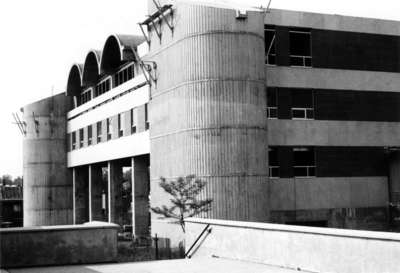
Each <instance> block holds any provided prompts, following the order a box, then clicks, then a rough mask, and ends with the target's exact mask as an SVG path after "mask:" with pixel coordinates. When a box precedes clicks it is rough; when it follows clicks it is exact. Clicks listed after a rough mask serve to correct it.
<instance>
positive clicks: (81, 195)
mask: <svg viewBox="0 0 400 273" xmlns="http://www.w3.org/2000/svg"><path fill="white" fill-rule="evenodd" d="M72 175H73V196H74V198H73V205H74V211H73V213H74V224H82V223H85V222H87V221H89V219H90V216H89V170H88V168H87V167H75V168H74V169H73V173H72Z"/></svg>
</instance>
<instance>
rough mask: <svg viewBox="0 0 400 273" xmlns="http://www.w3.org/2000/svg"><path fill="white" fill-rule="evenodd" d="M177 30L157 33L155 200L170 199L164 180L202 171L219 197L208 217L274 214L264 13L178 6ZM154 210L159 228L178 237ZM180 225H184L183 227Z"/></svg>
mask: <svg viewBox="0 0 400 273" xmlns="http://www.w3.org/2000/svg"><path fill="white" fill-rule="evenodd" d="M173 14H174V26H175V29H174V33H173V34H172V33H171V31H170V30H169V29H168V28H167V27H166V26H165V25H163V26H162V29H163V36H162V40H161V43H160V40H159V38H158V37H157V35H155V34H154V33H152V42H151V48H150V49H151V50H150V53H149V55H148V56H147V58H148V59H151V60H154V61H155V62H156V63H157V77H158V81H157V85H154V86H153V87H152V90H151V94H152V99H151V101H150V111H149V112H150V150H151V164H150V166H151V206H153V207H154V206H160V205H164V204H167V203H168V202H169V197H168V196H167V195H165V194H164V193H163V191H162V190H161V189H160V188H159V187H158V182H159V178H160V177H161V176H163V177H166V178H170V179H173V178H176V177H178V176H186V175H189V174H194V175H197V176H198V177H199V178H201V179H204V180H206V181H207V182H208V185H207V189H206V190H205V191H204V192H203V193H202V197H206V196H207V197H211V198H213V200H214V201H213V204H212V210H211V212H210V213H209V214H208V215H202V216H203V217H213V218H221V219H233V220H244V221H246V220H252V221H266V220H267V219H268V181H267V168H266V166H268V164H267V161H268V160H267V129H266V124H267V121H266V113H265V110H266V107H265V106H266V97H265V78H264V77H265V73H264V39H263V14H261V13H258V12H250V13H249V16H248V18H247V19H245V20H237V19H236V18H235V11H234V10H227V9H217V8H211V7H203V6H199V5H189V4H177V5H175V6H174V13H173ZM169 228H171V229H173V228H172V226H170V227H166V226H165V225H164V224H163V223H162V222H160V220H159V219H158V218H157V216H155V215H153V219H152V233H153V234H154V233H158V235H159V236H164V235H165V236H167V237H170V235H171V234H168V233H170V232H171V230H170V231H167V230H168V229H169ZM177 228H178V229H179V226H178V227H177Z"/></svg>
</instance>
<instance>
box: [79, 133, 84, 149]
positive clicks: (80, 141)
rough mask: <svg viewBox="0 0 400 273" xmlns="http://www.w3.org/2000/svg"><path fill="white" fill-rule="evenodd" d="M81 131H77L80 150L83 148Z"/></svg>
mask: <svg viewBox="0 0 400 273" xmlns="http://www.w3.org/2000/svg"><path fill="white" fill-rule="evenodd" d="M83 137H84V135H83V129H79V147H80V148H82V147H83Z"/></svg>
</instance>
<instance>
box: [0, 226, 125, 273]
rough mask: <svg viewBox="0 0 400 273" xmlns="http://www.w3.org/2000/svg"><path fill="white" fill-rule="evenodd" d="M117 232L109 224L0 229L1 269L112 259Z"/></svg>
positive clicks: (115, 227)
mask: <svg viewBox="0 0 400 273" xmlns="http://www.w3.org/2000/svg"><path fill="white" fill-rule="evenodd" d="M117 231H118V226H117V225H115V224H109V223H88V224H83V225H74V226H42V227H29V228H26V227H25V228H5V229H0V238H1V240H0V246H1V248H0V255H1V256H0V268H19V267H28V266H41V265H68V264H89V263H100V262H113V261H116V259H117Z"/></svg>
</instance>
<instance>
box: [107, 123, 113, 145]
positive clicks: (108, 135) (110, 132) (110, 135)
mask: <svg viewBox="0 0 400 273" xmlns="http://www.w3.org/2000/svg"><path fill="white" fill-rule="evenodd" d="M112 131H113V128H112V120H111V118H107V140H110V139H111V138H112Z"/></svg>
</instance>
